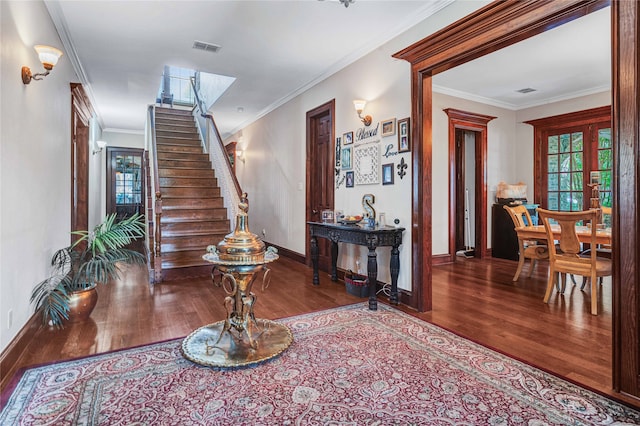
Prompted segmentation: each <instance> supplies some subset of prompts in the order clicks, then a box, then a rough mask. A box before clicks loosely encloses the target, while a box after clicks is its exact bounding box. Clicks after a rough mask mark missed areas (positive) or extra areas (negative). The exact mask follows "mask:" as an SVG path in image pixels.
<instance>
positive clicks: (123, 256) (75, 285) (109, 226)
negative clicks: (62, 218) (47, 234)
mask: <svg viewBox="0 0 640 426" xmlns="http://www.w3.org/2000/svg"><path fill="white" fill-rule="evenodd" d="M72 234H74V235H77V236H78V237H79V238H78V240H77V241H76V242H75V243H73V244H72V245H70V246H68V247H64V248H61V249H59V250H57V251H56V252H55V253H54V254H53V257H52V258H51V267H52V273H51V276H49V277H48V278H46V279H45V280H43V281H41V282H40V283H38V285H36V286H35V287H34V289H33V291H32V293H31V303H33V304H34V305H35V307H36V310H40V309H41V310H42V320H43V323H44V324H45V325H46V324H49V325H53V326H55V327H61V326H62V325H63V321H65V320H67V321H71V322H74V321H79V320H82V319H86V318H88V317H89V315H90V314H91V311H92V310H93V308H94V307H95V304H96V302H97V297H98V295H97V292H96V289H95V287H96V285H97V284H98V283H107V282H109V280H111V279H113V278H117V277H118V276H119V272H120V266H119V265H120V264H143V263H145V260H146V259H145V256H144V255H142V254H141V253H139V252H137V251H135V250H131V249H128V248H125V247H126V246H127V245H129V244H130V243H131V242H133V241H135V240H137V239H138V238H141V237H144V223H143V220H142V215H140V214H137V213H136V214H135V215H133V216H130V217H128V218H126V219H124V220H122V221H119V222H116V214H115V213H114V214H110V215H107V217H106V218H105V220H104V221H103V222H102V223H100V224H98V225H96V227H95V228H94V229H93V231H91V232H90V231H75V232H72ZM81 247H84V248H81Z"/></svg>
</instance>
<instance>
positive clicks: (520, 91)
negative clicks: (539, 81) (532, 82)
mask: <svg viewBox="0 0 640 426" xmlns="http://www.w3.org/2000/svg"><path fill="white" fill-rule="evenodd" d="M535 91H536V89H532V88H531V87H525V88H524V89H520V90H516V92H518V93H531V92H535Z"/></svg>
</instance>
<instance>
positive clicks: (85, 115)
mask: <svg viewBox="0 0 640 426" xmlns="http://www.w3.org/2000/svg"><path fill="white" fill-rule="evenodd" d="M91 115H92V109H91V104H90V102H89V99H88V98H87V96H86V94H85V92H84V89H83V88H82V85H80V84H77V83H71V132H72V134H71V230H72V231H83V230H87V228H88V227H89V119H90V118H91ZM78 238H79V237H78V236H75V235H73V234H71V242H72V243H73V242H74V241H75V240H77V239H78Z"/></svg>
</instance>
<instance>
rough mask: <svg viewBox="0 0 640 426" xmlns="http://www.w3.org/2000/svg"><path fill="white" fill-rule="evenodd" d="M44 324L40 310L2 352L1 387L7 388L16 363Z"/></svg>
mask: <svg viewBox="0 0 640 426" xmlns="http://www.w3.org/2000/svg"><path fill="white" fill-rule="evenodd" d="M41 326H42V317H40V314H39V312H36V313H34V314H33V315H31V317H30V318H29V319H28V320H27V323H26V324H25V325H24V326H23V327H22V328H21V329H20V331H19V332H18V334H17V335H16V336H15V337H14V338H13V340H11V342H10V343H9V345H8V346H7V347H6V348H4V350H3V351H2V353H1V354H0V372H2V374H1V375H0V389H5V388H6V386H7V384H8V383H9V381H10V380H11V379H12V377H13V375H14V373H15V372H16V365H18V363H19V362H18V361H19V360H20V358H21V357H22V354H23V353H24V351H25V349H26V348H27V346H29V344H30V343H31V342H32V341H34V340H35V338H36V336H37V334H38V330H40V328H41Z"/></svg>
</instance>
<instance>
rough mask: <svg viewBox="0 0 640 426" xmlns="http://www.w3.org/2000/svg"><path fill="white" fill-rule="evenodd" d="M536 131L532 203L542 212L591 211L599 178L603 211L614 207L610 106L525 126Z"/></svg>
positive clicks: (530, 122)
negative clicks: (604, 207) (593, 188)
mask: <svg viewBox="0 0 640 426" xmlns="http://www.w3.org/2000/svg"><path fill="white" fill-rule="evenodd" d="M526 123H528V124H531V125H533V126H534V135H535V136H534V155H535V167H534V173H535V176H534V181H535V184H534V198H535V202H536V203H538V204H540V205H541V206H542V207H543V208H546V209H549V210H560V211H579V210H585V209H588V208H589V207H590V206H591V197H592V186H590V184H591V182H592V177H594V176H595V175H597V174H596V173H593V174H592V172H598V173H599V186H598V189H599V197H600V204H601V205H602V206H611V202H612V199H611V194H612V192H611V190H612V188H611V166H612V164H611V159H612V151H611V107H609V106H607V107H602V108H595V109H592V110H586V111H580V112H576V113H571V114H564V115H559V116H554V117H548V118H542V119H539V120H533V121H527V122H526Z"/></svg>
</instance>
